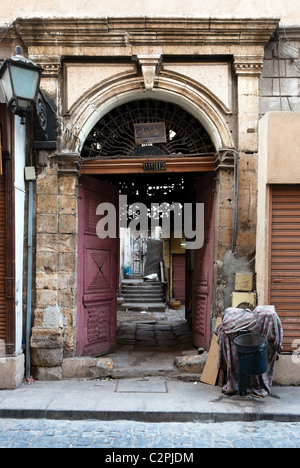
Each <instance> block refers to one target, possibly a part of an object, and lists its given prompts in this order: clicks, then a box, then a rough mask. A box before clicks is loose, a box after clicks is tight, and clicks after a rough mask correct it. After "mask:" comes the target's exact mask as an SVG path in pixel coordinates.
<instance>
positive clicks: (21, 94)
mask: <svg viewBox="0 0 300 468" xmlns="http://www.w3.org/2000/svg"><path fill="white" fill-rule="evenodd" d="M42 72H43V68H42V67H39V66H38V65H36V64H35V63H34V62H32V60H29V59H26V58H25V57H24V55H23V49H22V47H20V46H18V47H17V48H16V55H14V56H12V57H11V58H10V59H6V60H5V61H4V62H3V64H2V66H1V68H0V80H1V82H2V87H3V91H4V94H5V97H6V102H7V105H8V106H11V108H12V110H13V112H14V114H16V115H19V116H20V117H21V123H22V124H25V121H26V120H25V117H26V115H27V114H28V113H29V112H31V109H32V104H33V103H35V102H36V99H37V95H38V91H39V86H40V81H41V76H42Z"/></svg>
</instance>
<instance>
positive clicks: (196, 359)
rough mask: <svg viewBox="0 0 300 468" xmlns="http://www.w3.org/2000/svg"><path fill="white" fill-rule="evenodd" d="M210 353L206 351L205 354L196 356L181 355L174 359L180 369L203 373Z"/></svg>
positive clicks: (192, 372)
mask: <svg viewBox="0 0 300 468" xmlns="http://www.w3.org/2000/svg"><path fill="white" fill-rule="evenodd" d="M207 356H208V353H207V352H206V351H205V352H204V353H203V354H201V355H200V356H199V355H194V356H182V357H181V356H180V357H177V358H176V359H175V361H174V364H175V366H177V367H178V369H182V370H183V371H185V372H189V373H191V374H201V373H202V372H203V369H204V366H205V364H206V360H207Z"/></svg>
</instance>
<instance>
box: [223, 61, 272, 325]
mask: <svg viewBox="0 0 300 468" xmlns="http://www.w3.org/2000/svg"><path fill="white" fill-rule="evenodd" d="M262 63H263V56H262V55H247V56H235V57H234V70H235V73H236V79H237V88H236V89H237V103H236V104H237V108H236V124H237V125H236V128H237V132H236V149H235V151H230V150H227V151H226V150H224V151H221V152H220V153H219V157H218V160H217V164H218V172H217V194H216V196H217V200H216V226H217V230H216V240H215V248H216V254H215V259H216V262H215V279H216V280H215V281H216V284H215V290H216V295H215V314H216V316H217V315H219V314H220V313H222V312H223V311H224V309H225V308H227V307H229V306H230V305H231V293H232V291H233V290H234V280H235V274H236V273H238V272H241V271H249V272H254V267H255V265H254V263H255V262H254V259H255V249H256V206H257V151H258V119H259V99H258V78H259V75H260V73H261V69H262ZM235 158H238V159H236V162H238V164H235ZM235 171H236V175H237V174H238V184H237V178H235ZM235 210H237V220H236V226H235V224H234V222H235V219H234V216H235ZM235 228H236V237H235V236H233V233H234V229H235Z"/></svg>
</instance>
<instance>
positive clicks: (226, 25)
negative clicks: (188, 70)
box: [14, 17, 280, 48]
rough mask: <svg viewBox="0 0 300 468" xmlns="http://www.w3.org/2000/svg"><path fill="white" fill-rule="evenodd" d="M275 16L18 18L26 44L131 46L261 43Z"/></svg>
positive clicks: (19, 27) (268, 35)
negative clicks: (250, 17)
mask: <svg viewBox="0 0 300 468" xmlns="http://www.w3.org/2000/svg"><path fill="white" fill-rule="evenodd" d="M279 21H280V18H253V19H249V18H245V19H238V18H186V17H185V18H184V17H182V18H168V19H167V20H166V18H152V17H151V18H150V17H149V18H148V17H144V18H140V17H139V18H77V19H76V21H74V19H73V18H18V19H17V20H16V21H15V23H14V26H15V30H16V33H17V35H18V36H19V37H20V38H22V40H23V42H24V44H25V45H26V46H28V47H30V46H33V47H38V46H46V47H49V46H55V47H63V46H65V47H69V46H73V47H74V46H77V45H79V46H80V47H83V48H84V47H85V46H89V47H99V46H106V47H109V46H111V47H122V46H123V47H133V46H145V45H146V44H153V43H155V44H156V45H166V44H172V45H184V44H197V45H199V44H201V43H202V44H205V45H208V44H220V45H221V44H222V45H224V44H231V45H232V44H243V43H245V44H251V45H265V44H266V43H267V42H268V40H269V38H270V36H271V34H272V33H273V32H274V30H275V28H276V26H277V25H278V23H279Z"/></svg>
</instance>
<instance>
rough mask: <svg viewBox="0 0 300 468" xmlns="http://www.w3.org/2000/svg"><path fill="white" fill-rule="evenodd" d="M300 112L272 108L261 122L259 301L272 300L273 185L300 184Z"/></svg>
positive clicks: (257, 263)
mask: <svg viewBox="0 0 300 468" xmlns="http://www.w3.org/2000/svg"><path fill="white" fill-rule="evenodd" d="M299 128H300V112H268V113H267V114H266V115H265V116H264V117H263V118H262V119H261V120H260V126H259V157H258V206H257V243H256V245H257V251H256V273H257V292H258V301H259V304H266V303H267V302H268V271H269V201H270V200H269V186H270V184H300V132H299Z"/></svg>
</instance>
